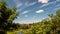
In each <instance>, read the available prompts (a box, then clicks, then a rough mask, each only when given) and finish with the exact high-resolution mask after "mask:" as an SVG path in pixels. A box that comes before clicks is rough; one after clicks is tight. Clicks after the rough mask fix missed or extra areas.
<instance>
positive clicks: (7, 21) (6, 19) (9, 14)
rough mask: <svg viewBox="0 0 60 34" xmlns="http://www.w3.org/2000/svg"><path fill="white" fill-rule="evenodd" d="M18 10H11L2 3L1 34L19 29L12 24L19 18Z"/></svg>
mask: <svg viewBox="0 0 60 34" xmlns="http://www.w3.org/2000/svg"><path fill="white" fill-rule="evenodd" d="M17 15H18V14H17V12H16V8H15V7H14V8H13V9H12V8H9V7H8V6H7V4H6V2H4V1H0V34H7V31H11V30H14V29H17V28H18V25H17V24H15V23H12V22H13V20H14V19H15V18H17Z"/></svg>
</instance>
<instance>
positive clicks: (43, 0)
mask: <svg viewBox="0 0 60 34" xmlns="http://www.w3.org/2000/svg"><path fill="white" fill-rule="evenodd" d="M48 1H49V0H38V2H41V3H48Z"/></svg>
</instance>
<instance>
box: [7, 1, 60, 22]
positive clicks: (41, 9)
mask: <svg viewBox="0 0 60 34" xmlns="http://www.w3.org/2000/svg"><path fill="white" fill-rule="evenodd" d="M6 1H7V2H8V5H9V6H10V7H13V6H14V5H16V8H17V12H19V16H18V18H17V19H15V20H14V22H16V23H33V22H39V21H41V20H43V19H44V18H49V17H48V16H47V14H51V13H52V14H55V12H56V10H57V9H60V0H6Z"/></svg>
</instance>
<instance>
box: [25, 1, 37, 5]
mask: <svg viewBox="0 0 60 34" xmlns="http://www.w3.org/2000/svg"><path fill="white" fill-rule="evenodd" d="M36 3H37V2H32V3H29V2H28V1H27V2H26V3H25V5H26V6H32V5H34V4H36Z"/></svg>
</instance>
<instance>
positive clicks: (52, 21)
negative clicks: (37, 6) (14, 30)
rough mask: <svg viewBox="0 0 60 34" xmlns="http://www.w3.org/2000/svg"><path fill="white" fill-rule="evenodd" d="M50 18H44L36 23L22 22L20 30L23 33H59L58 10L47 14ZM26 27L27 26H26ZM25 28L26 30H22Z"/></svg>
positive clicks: (59, 13) (59, 12) (59, 15)
mask: <svg viewBox="0 0 60 34" xmlns="http://www.w3.org/2000/svg"><path fill="white" fill-rule="evenodd" d="M48 16H49V17H50V18H46V19H44V20H42V21H41V22H38V23H33V24H31V25H29V24H22V25H21V26H20V28H21V27H22V32H23V33H24V34H60V10H57V11H56V14H55V15H53V14H48ZM27 27H28V28H27ZM24 29H26V30H24Z"/></svg>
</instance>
